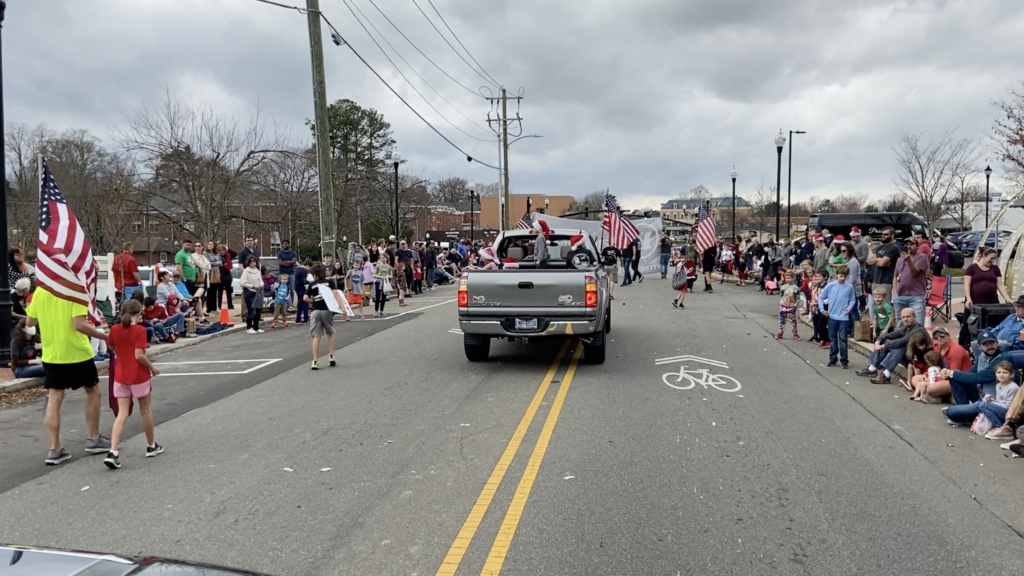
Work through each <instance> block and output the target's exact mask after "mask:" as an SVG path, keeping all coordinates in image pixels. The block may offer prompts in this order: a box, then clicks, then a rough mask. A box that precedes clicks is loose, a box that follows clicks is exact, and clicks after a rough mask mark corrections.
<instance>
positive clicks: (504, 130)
mask: <svg viewBox="0 0 1024 576" xmlns="http://www.w3.org/2000/svg"><path fill="white" fill-rule="evenodd" d="M501 141H502V148H503V149H504V157H505V160H504V164H505V230H511V229H512V205H511V204H509V192H508V92H507V91H506V90H505V89H504V88H502V89H501Z"/></svg>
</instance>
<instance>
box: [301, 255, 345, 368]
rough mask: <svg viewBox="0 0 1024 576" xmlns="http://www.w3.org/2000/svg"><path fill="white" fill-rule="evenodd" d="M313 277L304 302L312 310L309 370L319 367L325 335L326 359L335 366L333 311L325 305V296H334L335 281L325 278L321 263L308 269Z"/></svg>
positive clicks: (310, 317)
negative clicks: (311, 342) (311, 356)
mask: <svg viewBox="0 0 1024 576" xmlns="http://www.w3.org/2000/svg"><path fill="white" fill-rule="evenodd" d="M309 275H310V276H312V277H313V280H312V282H310V284H309V289H308V290H306V296H305V298H306V302H307V303H308V304H309V305H310V307H311V308H312V309H313V311H312V312H311V313H310V315H309V337H310V338H312V339H313V363H312V364H310V366H309V368H310V369H311V370H318V369H319V368H320V339H321V338H323V337H324V336H327V354H328V356H327V360H328V364H330V365H331V366H336V365H337V363H336V362H335V361H334V312H331V310H330V308H328V307H327V302H326V301H325V298H335V295H334V294H335V293H334V291H335V290H337V289H338V284H337V282H335V281H334V279H333V278H327V272H326V271H325V270H324V267H323V266H322V265H321V264H317V265H316V266H313V269H312V270H310V271H309Z"/></svg>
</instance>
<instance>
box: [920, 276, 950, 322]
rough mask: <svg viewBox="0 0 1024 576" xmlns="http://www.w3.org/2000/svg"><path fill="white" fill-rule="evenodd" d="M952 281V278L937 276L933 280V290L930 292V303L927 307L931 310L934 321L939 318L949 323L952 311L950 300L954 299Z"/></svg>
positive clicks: (928, 302)
mask: <svg viewBox="0 0 1024 576" xmlns="http://www.w3.org/2000/svg"><path fill="white" fill-rule="evenodd" d="M952 279H953V277H952V276H935V277H933V278H932V286H931V290H929V292H928V301H927V303H926V304H925V305H926V306H928V308H930V309H931V311H932V318H933V319H936V318H937V319H940V320H941V321H943V322H949V318H950V312H951V310H952V307H951V306H950V300H951V299H952V298H951V296H952V295H951V291H950V283H951V280H952Z"/></svg>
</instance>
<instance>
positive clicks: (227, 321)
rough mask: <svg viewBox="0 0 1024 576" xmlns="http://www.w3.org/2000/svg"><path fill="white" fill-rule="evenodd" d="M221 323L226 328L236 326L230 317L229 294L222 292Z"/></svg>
mask: <svg viewBox="0 0 1024 576" xmlns="http://www.w3.org/2000/svg"><path fill="white" fill-rule="evenodd" d="M220 323H221V324H223V325H225V326H234V323H232V322H231V318H230V317H229V316H228V293H227V292H221V298H220Z"/></svg>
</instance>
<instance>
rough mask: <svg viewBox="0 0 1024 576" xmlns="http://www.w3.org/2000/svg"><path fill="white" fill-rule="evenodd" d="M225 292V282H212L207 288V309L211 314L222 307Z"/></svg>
mask: <svg viewBox="0 0 1024 576" xmlns="http://www.w3.org/2000/svg"><path fill="white" fill-rule="evenodd" d="M223 293H224V285H223V284H210V287H209V288H207V289H206V311H207V312H209V313H210V314H212V313H214V312H216V311H217V310H219V309H220V298H221V294H223Z"/></svg>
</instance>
